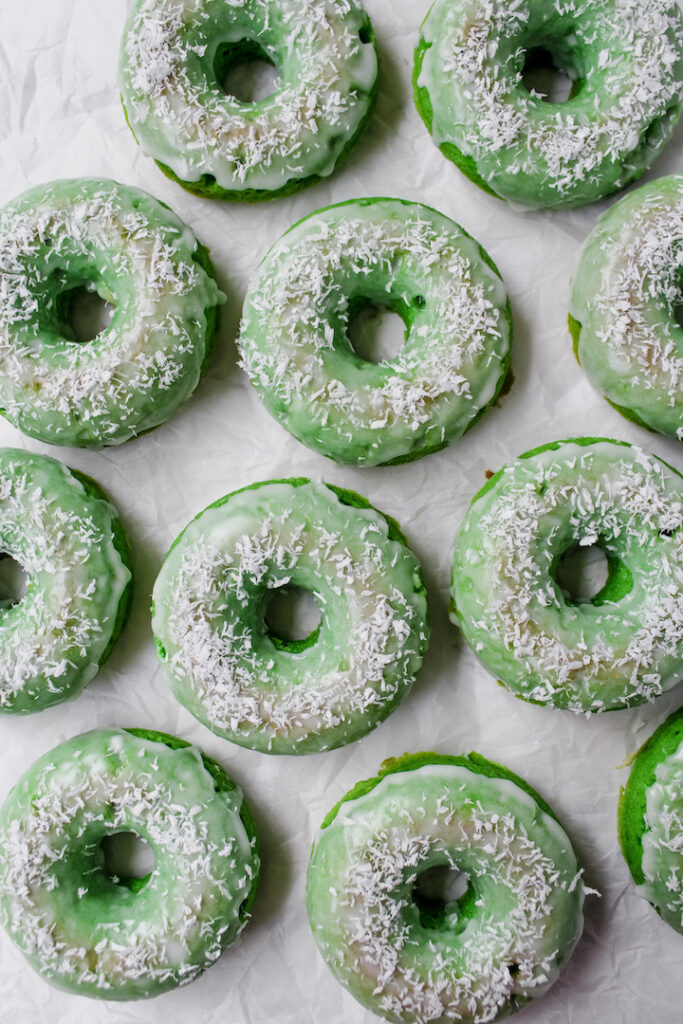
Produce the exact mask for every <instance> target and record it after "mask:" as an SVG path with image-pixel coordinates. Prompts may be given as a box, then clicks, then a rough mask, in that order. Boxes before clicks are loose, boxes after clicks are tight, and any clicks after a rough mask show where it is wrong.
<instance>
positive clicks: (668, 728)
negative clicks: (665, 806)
mask: <svg viewBox="0 0 683 1024" xmlns="http://www.w3.org/2000/svg"><path fill="white" fill-rule="evenodd" d="M681 743H683V707H681V708H679V709H678V710H677V711H674V712H673V714H672V715H670V716H669V717H668V718H667V719H666V721H665V722H663V723H662V725H660V726H659V728H658V729H657V730H656V731H655V732H654V733H653V734H652V736H651V737H650V738H649V740H647V742H646V743H644V744H643V746H642V747H641V748H640V750H639V751H638V752H637V754H636V755H635V758H634V761H633V767H632V768H631V774H630V776H629V779H628V782H627V783H626V785H625V786H624V787H623V788H622V790H621V795H620V798H619V808H618V812H617V828H618V834H619V845H620V846H621V851H622V853H623V855H624V859H625V860H626V863H627V864H628V866H629V870H630V872H631V874H632V875H633V880H634V882H635V883H636V885H642V883H643V882H644V881H645V875H644V874H643V869H642V861H643V847H642V837H643V835H644V833H645V832H646V831H647V826H646V824H645V812H646V806H647V791H648V789H649V788H650V786H652V785H653V783H654V782H655V779H656V772H657V765H658V764H659V763H660V761H663V760H664V759H665V758H667V757H670V756H671V755H672V754H674V753H675V752H676V750H678V748H679V747H680V745H681Z"/></svg>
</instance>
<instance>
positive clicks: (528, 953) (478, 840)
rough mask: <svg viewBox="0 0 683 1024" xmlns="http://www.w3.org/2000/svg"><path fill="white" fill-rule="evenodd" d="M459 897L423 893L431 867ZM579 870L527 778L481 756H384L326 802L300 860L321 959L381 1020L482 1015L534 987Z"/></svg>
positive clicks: (578, 904)
mask: <svg viewBox="0 0 683 1024" xmlns="http://www.w3.org/2000/svg"><path fill="white" fill-rule="evenodd" d="M448 868H450V869H451V871H452V872H458V873H459V874H460V878H461V879H462V880H463V882H466V889H465V892H464V894H463V895H462V896H461V897H460V898H459V899H451V900H448V899H443V900H438V899H437V900H434V899H433V898H432V899H429V898H425V894H424V893H423V892H422V891H421V888H420V878H421V877H422V876H425V875H427V877H428V875H429V873H430V872H435V871H438V870H439V869H441V870H442V871H444V870H447V869H448ZM583 900H584V887H583V883H582V881H581V870H579V868H578V866H577V862H576V856H575V854H574V851H573V850H572V846H571V843H570V841H569V839H568V838H567V835H566V833H565V832H564V830H563V829H562V827H561V825H560V824H559V823H558V821H557V818H556V817H555V815H554V814H553V812H552V811H551V809H550V808H549V807H548V805H547V804H546V803H545V801H544V800H543V799H542V798H541V797H540V796H539V795H538V794H537V793H536V792H534V790H533V789H531V787H530V786H529V785H528V784H527V783H526V782H524V781H523V780H522V779H520V778H519V777H518V776H516V775H513V774H512V772H510V771H508V770H507V769H506V768H503V767H502V766H501V765H498V764H493V763H492V762H491V761H487V760H486V759H485V758H483V757H482V756H481V755H480V754H475V753H471V754H468V755H465V756H462V757H449V756H446V755H442V754H432V753H423V754H412V755H404V756H403V757H400V758H398V759H391V760H390V761H388V762H385V763H384V764H383V766H382V769H381V771H380V772H379V774H378V775H377V776H376V777H375V778H373V779H367V780H365V781H364V782H359V783H358V784H357V785H356V786H355V787H354V788H353V789H352V790H351V791H350V792H349V793H347V794H346V796H345V797H343V799H342V800H341V801H340V802H339V803H338V804H337V805H336V807H334V808H333V809H332V811H331V812H330V813H329V814H328V815H327V817H326V818H325V820H324V821H323V824H322V827H321V829H320V830H319V832H318V834H317V837H316V839H315V842H314V844H313V851H312V853H311V859H310V863H309V867H308V876H307V881H306V905H307V909H308V916H309V920H310V924H311V928H312V930H313V937H314V939H315V941H316V944H317V946H318V949H319V950H320V952H321V954H322V956H323V959H324V960H325V961H326V963H327V965H328V967H330V969H331V970H332V972H333V973H334V975H335V977H336V978H337V980H338V981H339V982H341V984H342V985H343V986H344V987H345V988H347V989H348V990H349V991H350V992H351V994H352V995H353V996H355V998H356V999H357V1000H358V1001H359V1002H360V1003H362V1004H363V1005H364V1006H366V1007H368V1008H369V1009H370V1010H372V1011H373V1013H376V1014H378V1015H379V1016H381V1017H385V1018H386V1019H387V1020H390V1021H394V1022H405V1024H415V1022H420V1024H426V1022H428V1021H439V1022H442V1024H446V1022H450V1021H453V1022H456V1021H457V1022H459V1024H474V1022H483V1021H493V1020H497V1019H498V1018H499V1017H503V1016H507V1015H508V1014H509V1013H511V1012H513V1011H514V1010H516V1009H518V1008H519V1007H521V1006H523V1005H524V1004H525V1003H528V1002H529V1001H530V1000H532V999H536V998H537V997H539V996H542V995H543V994H544V993H545V992H546V991H547V990H548V989H549V988H550V986H551V985H552V984H553V983H554V981H555V980H556V979H557V977H558V975H559V973H560V970H561V969H562V967H564V965H565V963H566V962H567V960H568V959H569V957H570V955H571V953H572V950H573V948H574V946H575V944H576V942H577V940H578V938H579V936H580V934H581V930H582V927H583V914H582V906H583Z"/></svg>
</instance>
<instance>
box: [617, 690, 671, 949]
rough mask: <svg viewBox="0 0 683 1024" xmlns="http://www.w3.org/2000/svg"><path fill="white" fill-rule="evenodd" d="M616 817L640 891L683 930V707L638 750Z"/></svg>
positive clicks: (656, 908)
mask: <svg viewBox="0 0 683 1024" xmlns="http://www.w3.org/2000/svg"><path fill="white" fill-rule="evenodd" d="M618 822H619V842H620V845H621V849H622V852H623V854H624V858H625V860H626V863H627V864H628V866H629V869H630V871H631V874H632V876H633V881H634V882H635V883H636V891H637V892H638V894H639V895H640V896H642V897H644V899H646V900H647V901H648V902H649V903H651V904H652V906H653V907H654V908H655V910H656V911H657V913H658V914H659V915H660V917H661V918H662V919H663V920H664V921H666V922H667V924H670V925H671V927H672V928H675V929H676V931H677V932H680V933H681V934H683V708H679V709H678V711H674V713H673V714H672V715H670V716H669V717H668V718H667V720H666V721H665V722H664V723H663V724H662V725H660V727H659V728H658V729H657V730H656V731H655V732H654V733H653V735H652V736H651V737H650V739H649V740H648V741H647V743H645V744H644V745H643V746H642V747H641V748H640V750H639V751H638V753H637V754H636V756H635V759H634V760H633V764H632V767H631V774H630V775H629V779H628V782H627V784H626V786H625V787H624V788H623V789H622V792H621V799H620V801H619V816H618Z"/></svg>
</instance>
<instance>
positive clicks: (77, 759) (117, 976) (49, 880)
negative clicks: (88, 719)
mask: <svg viewBox="0 0 683 1024" xmlns="http://www.w3.org/2000/svg"><path fill="white" fill-rule="evenodd" d="M120 832H133V833H135V834H136V835H137V836H138V837H139V838H140V839H143V840H144V841H145V842H146V843H147V844H148V845H149V846H150V847H151V850H152V853H153V854H154V869H153V871H152V872H151V874H149V875H147V876H146V877H144V878H141V879H135V880H131V879H120V878H117V877H116V876H112V875H110V874H109V873H108V872H107V870H106V866H105V859H104V853H103V850H102V841H103V840H104V839H106V837H108V836H111V835H115V834H116V833H120ZM258 874H259V856H258V845H257V839H256V833H255V829H254V824H253V820H252V817H251V814H250V813H249V809H248V808H247V806H246V804H245V802H244V800H243V797H242V792H241V790H240V789H239V788H238V787H237V786H236V785H235V783H234V782H233V781H232V780H231V779H230V778H229V777H228V776H227V775H226V773H225V772H224V770H223V769H222V767H221V766H220V765H219V764H218V763H217V762H216V761H213V760H211V758H208V757H206V756H205V755H204V754H202V752H201V751H200V750H198V749H197V748H196V747H193V746H191V745H190V744H189V743H186V742H185V741H184V740H179V739H176V737H174V736H168V735H166V734H165V733H160V732H152V731H150V730H147V729H128V730H123V729H94V730H93V731H92V732H87V733H84V734H83V735H81V736H76V737H75V738H74V739H71V740H68V741H67V742H66V743H62V744H60V745H59V746H58V747H55V748H54V750H51V751H49V753H47V754H45V755H44V756H43V757H41V758H40V759H39V760H38V761H36V763H35V764H34V765H33V766H32V767H31V768H29V770H28V771H27V772H26V773H25V774H24V775H22V777H21V778H20V779H19V781H18V782H17V784H16V785H15V786H14V787H13V789H12V790H11V791H10V793H9V796H8V797H7V799H6V800H5V803H4V804H3V806H2V809H1V810H0V879H1V884H0V920H2V924H3V925H4V927H5V928H6V929H7V932H8V933H9V936H10V938H11V939H12V941H13V942H14V943H15V944H16V945H17V946H18V948H19V949H20V951H21V952H22V953H23V955H24V956H25V957H26V959H27V960H28V962H29V963H30V964H31V966H32V967H33V968H35V970H36V971H38V973H39V974H40V975H41V976H42V977H43V978H44V979H45V981H48V982H50V983H51V984H52V985H55V986H57V987H58V988H62V989H66V990H67V991H69V992H75V993H78V994H80V995H85V996H94V997H97V998H100V999H118V1000H123V999H142V998H146V997H148V996H155V995H159V994H160V993H161V992H165V991H167V990H168V989H171V988H176V987H177V986H178V985H186V984H188V983H189V982H191V981H194V979H195V978H196V977H198V976H199V975H200V974H201V973H202V972H203V971H204V970H206V968H207V967H210V965H211V964H212V963H213V962H214V961H215V960H216V959H217V958H218V957H219V956H220V954H221V952H222V950H223V949H225V947H226V946H228V945H230V943H232V942H234V941H235V939H236V938H237V936H238V935H239V933H240V932H241V931H242V928H243V927H244V925H245V923H246V920H247V918H248V914H249V909H250V907H251V904H252V902H253V899H254V896H255V893H256V885H257V880H258Z"/></svg>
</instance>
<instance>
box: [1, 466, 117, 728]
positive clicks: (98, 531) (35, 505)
mask: <svg viewBox="0 0 683 1024" xmlns="http://www.w3.org/2000/svg"><path fill="white" fill-rule="evenodd" d="M0 550H1V551H2V552H3V554H6V555H10V556H11V557H12V558H14V559H15V560H16V561H17V562H18V563H19V565H20V566H21V567H22V568H23V569H24V571H25V573H26V577H27V588H26V593H25V595H24V597H23V598H22V599H21V600H20V601H19V602H18V603H15V604H13V605H10V606H9V607H4V608H3V609H2V610H1V611H0V712H13V713H17V714H28V713H30V712H33V711H41V710H42V709H43V708H48V707H51V706H52V705H53V704H58V703H60V702H61V701H63V700H67V699H70V698H72V697H76V696H77V695H78V694H79V693H80V692H81V691H82V690H83V689H84V687H86V686H87V685H88V683H89V682H90V681H91V680H92V679H93V677H94V676H95V675H96V674H97V672H98V670H99V667H100V665H101V664H102V663H103V662H104V661H105V659H106V658H107V657H108V655H109V652H110V651H111V649H112V647H113V645H114V642H115V640H116V638H117V637H118V635H119V633H120V632H121V629H122V628H123V624H124V622H125V620H126V617H127V615H128V609H129V607H130V599H131V560H130V551H129V548H128V541H127V539H126V535H125V533H124V531H123V527H122V525H121V522H120V520H119V517H118V513H117V511H116V509H115V508H114V507H113V506H112V505H111V504H110V503H109V501H108V500H107V498H106V496H105V495H104V494H103V492H102V491H101V490H100V488H99V486H98V485H97V484H96V483H95V482H94V481H93V480H91V479H90V478H89V477H86V476H83V474H82V473H78V472H76V470H73V469H68V468H67V467H66V466H63V465H62V463H61V462H57V461H56V460H55V459H50V458H48V457H47V456H46V455H33V454H31V453H30V452H24V451H19V450H17V449H14V448H0Z"/></svg>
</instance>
